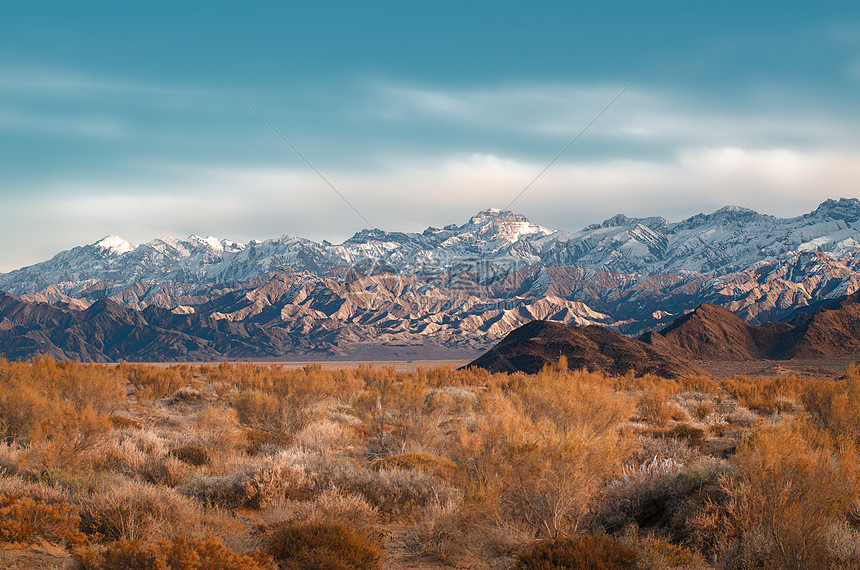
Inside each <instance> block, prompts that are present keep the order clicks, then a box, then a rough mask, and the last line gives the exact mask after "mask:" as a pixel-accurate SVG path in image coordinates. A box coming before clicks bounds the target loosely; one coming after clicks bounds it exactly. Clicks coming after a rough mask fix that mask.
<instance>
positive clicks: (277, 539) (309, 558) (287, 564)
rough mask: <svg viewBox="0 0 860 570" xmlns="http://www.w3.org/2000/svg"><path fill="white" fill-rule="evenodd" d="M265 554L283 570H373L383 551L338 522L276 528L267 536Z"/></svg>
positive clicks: (367, 536)
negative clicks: (312, 569) (270, 556)
mask: <svg viewBox="0 0 860 570" xmlns="http://www.w3.org/2000/svg"><path fill="white" fill-rule="evenodd" d="M266 535H267V536H266V550H267V552H268V553H269V554H271V555H272V556H273V557H274V558H275V559H276V560H277V561H278V562H279V564H280V567H281V568H284V569H295V570H304V569H307V568H326V569H330V570H373V569H380V568H382V560H383V550H382V546H381V545H380V544H379V541H378V540H377V539H376V538H375V537H373V536H371V535H370V534H367V533H364V532H361V531H359V530H357V529H355V528H353V527H352V526H349V525H346V524H344V523H339V522H328V523H326V522H311V523H298V524H283V525H276V526H274V527H272V528H270V529H268V531H267V533H266Z"/></svg>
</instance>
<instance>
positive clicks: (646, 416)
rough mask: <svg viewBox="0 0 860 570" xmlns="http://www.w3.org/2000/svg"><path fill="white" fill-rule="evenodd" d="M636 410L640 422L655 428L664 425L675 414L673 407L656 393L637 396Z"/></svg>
mask: <svg viewBox="0 0 860 570" xmlns="http://www.w3.org/2000/svg"><path fill="white" fill-rule="evenodd" d="M637 410H638V412H639V418H640V419H641V420H642V421H644V422H647V423H649V424H652V425H655V426H662V425H665V424H666V422H668V421H669V420H671V419H672V416H673V415H674V413H675V410H674V409H673V406H670V405H669V404H668V403H667V402H666V401H665V399H664V396H663V395H662V394H660V393H657V392H646V393H644V394H642V395H641V396H639V402H638V404H637Z"/></svg>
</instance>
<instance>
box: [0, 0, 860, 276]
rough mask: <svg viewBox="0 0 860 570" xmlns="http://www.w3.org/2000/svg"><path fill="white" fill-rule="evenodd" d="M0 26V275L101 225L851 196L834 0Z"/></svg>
mask: <svg viewBox="0 0 860 570" xmlns="http://www.w3.org/2000/svg"><path fill="white" fill-rule="evenodd" d="M2 30H3V33H2V34H0V195H2V204H3V216H2V219H3V223H2V224H0V240H2V243H3V245H4V247H3V248H2V250H0V271H10V270H12V269H16V268H18V267H21V266H24V265H29V264H32V263H35V262H38V261H41V260H44V259H47V258H49V257H51V256H53V255H54V254H55V253H57V252H59V251H61V250H64V249H69V248H71V247H74V246H76V245H82V244H87V243H93V242H96V241H98V240H100V239H101V238H102V237H104V236H106V235H112V234H115V235H120V236H122V237H124V238H125V239H128V240H129V241H132V242H133V243H140V242H145V241H148V240H150V239H153V238H155V237H159V236H165V235H168V236H176V237H184V236H187V235H190V234H197V235H201V236H209V235H213V236H218V237H224V238H229V239H232V240H236V241H248V240H251V239H267V238H273V237H278V236H281V235H293V236H301V237H307V238H310V239H314V240H317V241H321V240H323V239H327V240H329V241H331V242H334V243H337V242H340V241H342V240H344V239H346V238H348V237H349V236H351V235H352V234H353V233H355V232H356V231H359V230H361V229H363V228H365V227H367V226H368V225H372V226H375V227H378V228H381V229H385V230H392V231H394V230H396V231H418V232H420V231H422V230H423V229H424V228H426V227H428V226H431V225H432V226H437V227H441V226H444V225H447V224H451V223H456V224H462V223H465V222H466V221H467V220H468V219H469V217H470V216H472V215H473V214H475V213H476V212H477V211H479V210H482V209H485V208H490V207H496V208H505V207H508V206H509V207H510V209H512V210H514V211H516V212H519V213H522V214H525V215H526V216H527V217H528V218H529V219H530V220H532V221H533V222H535V223H538V224H541V225H543V226H547V227H551V228H555V229H565V230H569V231H575V230H578V229H581V228H582V227H584V226H586V225H588V224H591V223H595V222H600V221H602V220H604V219H606V218H609V217H611V216H613V215H614V214H616V213H624V214H626V215H628V216H631V217H633V216H635V217H645V216H655V215H656V216H663V217H666V218H667V219H669V220H670V221H676V220H680V219H683V218H685V217H687V216H690V215H694V214H697V213H700V212H711V211H714V210H716V209H719V208H720V207H723V206H726V205H738V206H743V207H748V208H752V209H755V210H757V211H760V212H763V213H769V214H774V215H778V216H783V217H793V216H797V215H800V214H803V213H806V212H809V211H811V210H813V209H814V208H815V207H816V206H817V205H818V204H819V203H820V202H822V201H823V200H825V199H827V198H840V197H860V185H858V181H860V106H858V103H857V102H858V101H860V7H858V6H857V5H856V2H828V3H819V4H817V5H814V6H813V5H812V4H811V3H809V4H807V3H789V2H771V1H761V2H755V3H751V2H738V1H727V2H720V3H700V2H689V1H677V2H670V1H654V2H615V1H605V2H593V3H592V2H589V3H586V2H548V1H543V2H541V1H538V2H529V3H526V2H514V1H506V0H494V1H492V2H490V1H470V0H461V1H458V2H447V1H442V2H424V3H412V2H403V1H402V0H401V1H381V0H379V1H377V0H368V1H364V2H356V1H331V0H317V1H315V2H294V1H287V0H285V1H281V2H261V3H258V2H244V3H235V2H230V3H222V2H217V1H209V2H205V3H204V2H193V1H191V2H161V1H149V2H146V3H134V4H133V3H126V2H115V1H109V2H88V1H86V0H83V1H80V2H67V1H53V2H52V1H42V2H16V3H9V4H8V5H6V6H4V8H3V26H2ZM631 82H632V85H630V84H631ZM231 85H232V86H233V87H231ZM628 85H630V86H629V88H628V89H627V90H626V91H623V90H624V89H625V86H628ZM234 88H235V91H234ZM236 91H238V93H239V94H237V92H236ZM622 91H623V94H621V96H620V97H619V94H620V93H622ZM240 95H241V96H240ZM242 97H244V98H245V99H247V101H248V102H249V103H250V104H251V105H253V106H254V107H255V108H256V109H257V111H259V114H260V115H262V117H263V118H261V117H260V116H259V115H258V114H257V113H256V112H255V111H254V110H253V109H252V108H251V107H250V106H249V105H248V104H247V103H246V102H245V101H244V100H243V98H242ZM616 98H617V99H616ZM613 100H615V102H614V103H612V104H611V106H609V108H608V109H606V107H607V106H608V105H610V102H612V101H613ZM604 109H605V112H603V114H602V115H600V117H599V118H597V117H598V115H599V114H600V113H601V111H603V110H604ZM595 118H597V120H596V121H595ZM264 119H265V120H264ZM592 121H594V122H593V123H592ZM267 122H268V123H269V124H271V125H272V126H273V127H274V128H275V129H277V130H278V132H280V135H281V136H283V137H284V139H286V140H287V141H289V143H290V144H292V145H293V146H294V147H295V148H296V149H298V151H300V152H301V154H302V156H304V157H305V158H306V159H307V161H308V162H309V163H310V164H311V165H313V168H312V167H311V166H309V165H308V164H307V163H305V162H304V161H303V159H302V158H301V157H300V156H299V155H298V154H297V153H296V152H294V151H293V149H291V148H290V146H289V145H288V144H287V143H286V142H285V141H284V140H283V139H282V138H280V136H279V135H278V134H277V133H276V132H275V131H274V130H273V128H271V127H270V126H269V124H267ZM590 123H591V126H590V127H589V128H588V129H587V130H586V131H585V132H584V133H582V135H581V136H580V137H579V138H578V139H577V140H576V142H575V143H574V144H573V145H572V146H570V148H569V149H568V150H567V151H566V152H565V153H564V154H563V155H562V156H561V157H560V158H558V160H557V161H556V162H555V163H554V164H553V165H552V166H551V167H550V168H549V169H547V170H546V172H545V173H544V174H542V175H540V176H539V177H538V178H537V180H535V181H534V183H533V184H531V186H529V184H530V183H531V182H532V181H533V180H534V179H535V177H537V176H538V174H539V173H540V172H541V171H542V170H543V169H544V168H545V167H546V166H547V165H548V164H549V163H550V161H552V159H553V158H554V157H556V156H557V155H558V153H559V152H560V151H562V149H564V148H565V147H566V146H567V145H568V144H569V143H570V142H571V141H572V140H573V139H574V138H575V137H576V136H577V135H579V134H580V133H581V132H582V131H583V129H585V128H586V126H587V125H589V124H590ZM314 169H316V170H317V171H319V173H321V174H322V176H323V177H324V178H325V180H323V179H322V177H320V176H319V175H318V174H317V172H315V170H314ZM326 181H327V182H326ZM329 184H330V185H331V186H329ZM332 187H333V188H334V189H332ZM527 187H528V189H527V190H526V191H525V192H522V191H523V190H524V189H525V188H527ZM521 192H522V195H521V196H520V197H519V198H517V199H516V200H514V199H515V198H516V196H517V195H519V194H520V193H521ZM341 196H342V197H343V198H341ZM511 202H513V203H512V204H511ZM356 211H357V212H356Z"/></svg>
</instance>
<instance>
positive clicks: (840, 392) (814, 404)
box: [801, 365, 860, 443]
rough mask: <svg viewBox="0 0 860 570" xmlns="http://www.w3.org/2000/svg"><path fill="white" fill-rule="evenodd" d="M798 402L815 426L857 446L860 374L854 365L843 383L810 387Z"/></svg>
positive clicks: (822, 383)
mask: <svg viewBox="0 0 860 570" xmlns="http://www.w3.org/2000/svg"><path fill="white" fill-rule="evenodd" d="M801 401H802V402H803V406H804V408H805V409H806V411H807V413H808V414H809V415H810V417H811V418H812V420H813V421H814V422H815V424H816V425H817V426H819V427H820V428H822V429H824V430H827V431H828V432H830V433H831V434H832V435H833V436H834V437H847V438H850V439H851V440H853V441H854V442H855V443H860V415H858V413H857V410H858V409H860V374H858V372H857V370H856V368H855V367H854V366H853V365H852V366H850V367H849V368H848V370H847V371H846V373H845V380H843V381H839V382H826V381H825V382H816V383H813V384H811V385H810V386H809V388H808V389H807V390H806V392H804V394H803V395H802V396H801Z"/></svg>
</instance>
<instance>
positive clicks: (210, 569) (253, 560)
mask: <svg viewBox="0 0 860 570" xmlns="http://www.w3.org/2000/svg"><path fill="white" fill-rule="evenodd" d="M76 558H77V559H78V562H79V563H80V565H81V567H82V568H83V570H169V569H175V570H274V569H275V568H276V565H275V564H274V563H273V562H272V559H271V558H270V557H268V556H266V555H265V554H263V553H261V552H254V553H251V554H239V553H236V552H234V551H232V550H230V549H229V548H227V547H226V546H224V543H223V542H221V539H219V538H217V537H196V538H188V537H187V536H185V535H176V536H174V537H173V538H172V539H169V540H168V539H163V540H160V541H157V542H154V543H151V544H146V545H144V544H142V543H141V542H140V541H136V540H135V541H128V540H124V539H120V540H118V541H116V542H114V543H112V544H109V545H108V546H107V547H105V548H104V549H103V550H101V551H96V550H93V549H81V550H79V551H78V552H77V553H76Z"/></svg>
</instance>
